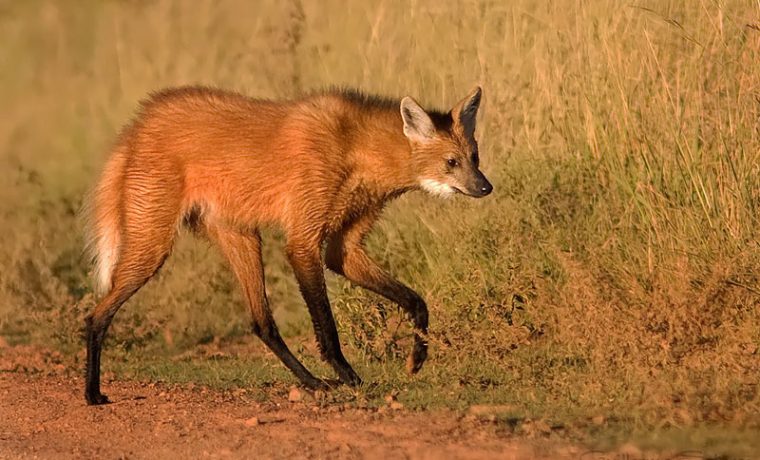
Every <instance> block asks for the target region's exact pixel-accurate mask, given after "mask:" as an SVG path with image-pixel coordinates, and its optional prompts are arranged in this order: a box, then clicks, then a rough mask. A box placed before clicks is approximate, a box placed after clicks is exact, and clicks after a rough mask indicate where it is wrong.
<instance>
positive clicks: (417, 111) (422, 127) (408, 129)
mask: <svg viewBox="0 0 760 460" xmlns="http://www.w3.org/2000/svg"><path fill="white" fill-rule="evenodd" d="M401 119H402V120H404V135H406V137H408V138H409V139H410V140H413V141H418V142H422V141H425V140H429V139H430V138H432V137H433V136H434V135H435V126H434V125H433V120H431V119H430V116H429V115H428V114H427V112H425V110H424V109H423V108H422V107H420V105H419V104H417V102H416V101H415V100H414V99H412V98H411V97H409V96H407V97H405V98H403V99H401Z"/></svg>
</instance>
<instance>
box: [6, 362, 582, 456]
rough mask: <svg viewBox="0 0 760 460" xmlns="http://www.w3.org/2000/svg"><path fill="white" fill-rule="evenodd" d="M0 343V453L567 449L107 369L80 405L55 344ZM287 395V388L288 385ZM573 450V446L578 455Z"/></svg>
mask: <svg viewBox="0 0 760 460" xmlns="http://www.w3.org/2000/svg"><path fill="white" fill-rule="evenodd" d="M52 353H53V354H52V356H51V352H40V351H39V350H36V349H33V348H29V347H15V348H11V347H0V401H1V402H2V403H1V404H0V458H3V459H13V458H20V459H26V458H130V459H131V458H251V457H254V456H255V457H256V458H337V459H341V458H346V459H349V458H383V459H396V458H398V459H438V458H445V459H453V458H467V459H490V458H499V459H510V458H560V457H561V458H577V457H578V456H583V454H584V449H582V448H579V447H573V446H567V445H566V444H563V443H558V442H551V443H550V442H549V441H547V440H541V441H537V440H528V439H521V438H518V437H516V436H515V435H514V434H512V433H510V432H509V431H508V430H507V429H506V428H505V427H504V426H503V425H500V424H498V423H494V422H489V421H488V420H483V419H481V418H478V417H475V416H472V415H468V414H462V413H457V412H452V411H446V412H413V411H408V410H406V409H404V408H398V407H396V408H395V409H393V408H391V407H388V408H383V409H382V410H378V409H371V408H368V409H356V408H345V407H344V406H342V405H329V404H328V405H325V404H320V403H318V402H317V401H315V400H314V399H312V398H311V397H310V395H308V394H307V393H305V392H301V393H300V396H301V398H302V399H301V400H300V401H291V400H290V399H296V398H291V395H287V396H283V395H281V394H280V395H275V396H273V397H272V399H271V400H268V401H266V402H264V403H262V402H257V401H254V400H252V399H251V398H250V397H248V396H247V395H246V392H244V391H241V390H238V391H229V392H222V391H212V390H209V389H206V388H202V387H193V386H169V385H162V384H154V383H140V382H121V381H114V382H109V383H107V384H106V385H105V388H104V392H106V394H108V395H109V397H110V398H111V400H112V401H113V403H112V404H108V405H104V406H98V407H88V406H87V405H85V402H84V399H83V396H82V379H81V377H79V376H76V374H75V373H73V372H71V369H68V368H66V366H64V365H63V364H61V363H60V362H59V363H57V364H56V361H57V360H56V358H55V352H52ZM294 396H295V395H294ZM584 458H585V457H584Z"/></svg>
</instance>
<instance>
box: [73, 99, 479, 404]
mask: <svg viewBox="0 0 760 460" xmlns="http://www.w3.org/2000/svg"><path fill="white" fill-rule="evenodd" d="M479 97H480V92H479V90H478V92H477V101H476V104H475V110H476V109H477V102H479ZM471 98H472V96H471ZM466 101H467V100H465V101H463V102H462V103H460V104H459V105H458V106H457V107H455V109H454V110H453V112H452V113H453V115H452V114H451V113H448V114H442V113H438V112H432V113H428V115H429V117H430V120H431V121H432V122H433V123H434V125H435V132H436V135H435V136H434V137H430V139H428V140H425V142H418V141H417V140H414V139H412V138H409V137H408V136H407V135H405V129H406V128H405V122H404V120H402V116H401V114H400V112H399V105H398V104H399V103H398V102H396V101H390V100H379V99H374V98H369V97H366V96H363V95H361V94H359V93H354V92H350V91H348V92H346V91H333V92H326V93H322V94H317V95H313V96H309V97H306V98H303V99H301V100H296V101H283V102H272V101H263V100H254V99H250V98H247V97H244V96H242V95H239V94H236V93H231V92H226V91H222V90H217V89H211V88H203V87H186V88H179V89H169V90H165V91H162V92H159V93H156V94H154V95H153V96H152V97H151V98H150V99H149V100H147V101H145V102H143V104H142V107H141V110H140V112H139V114H138V116H137V117H136V119H135V120H134V121H133V122H132V124H131V125H129V126H128V127H127V128H125V129H124V131H123V132H122V134H121V136H120V138H119V140H118V142H117V145H116V146H115V147H114V149H113V152H112V155H111V157H110V158H109V160H108V162H107V164H106V167H105V170H104V172H103V175H102V177H101V179H100V181H99V183H98V185H97V187H96V189H95V190H94V193H93V196H92V199H91V203H90V212H89V219H90V220H89V224H90V238H91V246H92V249H93V254H94V258H95V260H96V264H97V268H96V270H97V271H98V282H99V285H100V288H101V291H102V292H103V293H105V296H104V297H103V298H102V299H101V301H100V302H99V303H98V305H97V307H96V308H95V311H94V312H93V314H92V315H91V316H90V317H89V318H88V324H89V329H90V334H89V336H88V350H90V348H92V350H90V351H91V352H92V354H93V355H94V356H92V357H91V360H92V361H91V362H90V363H89V364H88V393H87V394H88V401H90V402H91V403H99V402H103V401H104V400H105V397H103V396H102V395H100V394H99V387H97V385H95V384H94V383H93V382H92V381H94V380H97V378H96V377H97V374H95V375H91V372H95V370H94V369H91V367H98V368H99V355H100V343H102V338H103V336H104V334H105V329H106V328H107V327H108V324H109V323H110V321H111V319H112V317H113V315H114V314H115V312H116V310H117V309H118V308H119V306H120V305H121V304H122V303H123V302H124V301H126V299H128V298H129V296H131V295H132V294H133V293H134V292H135V291H136V290H137V289H139V288H140V287H141V286H142V285H143V284H144V283H145V282H146V281H147V280H148V279H149V278H150V277H151V276H152V275H153V274H154V273H155V272H156V271H157V270H158V269H159V268H160V266H161V264H162V263H163V261H164V259H165V258H166V257H167V256H168V254H169V252H170V250H171V248H172V245H173V242H174V239H175V236H176V234H177V228H178V226H179V225H181V224H183V223H185V224H188V225H189V226H191V227H192V228H193V229H194V230H196V231H197V232H198V233H200V234H202V235H205V236H206V237H208V238H209V239H210V240H212V241H213V242H215V243H216V244H217V245H218V246H219V248H220V249H221V251H222V253H223V254H224V255H225V256H226V258H227V259H228V261H229V263H230V265H231V267H232V269H233V271H234V272H235V275H236V276H237V278H238V280H239V281H240V283H241V285H242V287H243V290H244V293H245V295H246V298H247V300H248V303H249V306H250V308H251V312H252V315H253V319H254V331H255V332H256V333H257V334H258V335H260V336H262V338H264V336H266V335H267V334H270V335H271V336H267V337H269V338H268V339H267V338H265V341H267V340H270V339H271V340H272V341H273V342H272V343H274V342H277V343H279V341H280V339H279V335H277V334H276V328H275V326H274V322H273V321H272V319H271V313H270V309H269V307H268V304H267V300H266V296H265V291H264V278H263V270H262V267H261V256H260V238H259V234H258V229H259V228H260V227H261V226H264V225H276V226H279V227H281V228H282V229H283V230H284V232H285V234H286V235H287V240H288V244H287V251H288V257H289V260H290V262H291V264H292V265H293V267H294V270H295V272H296V276H297V277H298V281H299V284H300V286H301V290H302V292H303V294H304V297H305V298H306V300H307V304H308V305H309V308H310V312H311V313H312V316H313V317H315V319H314V325H315V329H316V330H317V334H318V337H319V338H320V346H321V348H322V352H323V355H329V356H327V358H326V359H328V360H331V362H332V361H335V360H337V361H336V363H337V364H336V363H333V364H334V365H335V366H336V370H337V371H338V373H339V375H340V376H341V379H342V380H344V381H354V382H355V381H358V377H356V376H355V374H353V371H352V370H350V366H348V364H347V363H346V364H345V366H343V363H344V361H345V360H344V359H343V358H342V355H341V354H340V351H339V349H338V351H337V352H336V351H334V350H331V349H330V347H332V346H337V335H335V337H332V336H330V334H331V333H332V330H333V329H334V324H332V316H331V315H329V314H326V313H325V312H324V310H325V308H324V304H325V303H326V299H327V298H326V293H325V292H324V280H323V278H322V276H323V274H322V255H321V248H322V243H323V242H324V241H327V242H328V249H327V256H326V263H327V265H328V267H329V268H331V269H332V270H334V271H336V272H338V273H341V274H344V275H345V276H347V277H348V278H349V279H351V280H353V281H355V282H357V283H358V284H360V285H362V286H364V287H367V288H369V289H372V290H374V291H376V292H379V293H381V294H383V295H386V296H388V297H389V298H391V299H393V300H396V301H398V302H399V303H400V304H401V305H402V307H404V306H405V307H406V309H407V311H408V312H409V313H410V314H411V315H412V316H413V317H414V316H415V311H418V310H420V309H422V310H424V318H422V317H421V316H420V315H422V313H419V312H418V313H417V316H420V318H416V320H415V321H416V324H417V325H418V326H419V327H420V328H422V329H424V328H426V327H427V310H426V309H424V308H423V307H424V302H422V300H421V299H419V296H416V294H414V292H413V291H411V290H409V289H408V288H406V287H405V286H403V285H402V284H400V283H398V282H397V281H395V280H393V279H392V278H391V277H390V276H389V275H387V274H386V273H385V272H384V271H383V270H382V269H381V268H380V267H379V266H378V265H377V264H375V263H374V262H373V261H372V260H371V259H370V258H369V257H368V256H367V255H366V253H365V252H364V250H363V247H362V240H363V238H364V236H365V235H366V233H367V232H368V231H369V229H370V227H371V225H372V223H373V222H374V220H375V219H376V218H377V217H378V216H379V214H380V211H381V210H382V207H383V206H384V204H385V203H386V202H387V201H388V200H389V199H391V198H393V197H396V196H398V195H400V194H401V193H403V192H406V191H409V190H414V189H417V188H419V187H420V180H421V177H423V176H424V177H432V178H434V179H435V180H436V181H439V182H440V181H443V180H448V179H441V177H443V176H441V175H442V174H443V172H442V170H441V168H442V166H441V165H442V164H443V162H444V161H445V156H446V155H448V156H451V155H458V156H457V158H460V159H466V158H468V155H469V153H468V150H467V149H468V147H470V146H472V145H474V139H472V132H471V130H468V126H467V124H468V123H473V125H472V126H473V129H474V118H472V119H471V120H465V119H464V115H462V116H461V117H459V116H457V113H458V110H460V111H461V110H463V109H462V106H463V105H464V104H465V103H466ZM472 116H473V117H474V113H473V114H472ZM468 164H469V163H468ZM470 166H471V165H470ZM470 166H468V167H470ZM472 168H474V169H472ZM470 169H472V171H475V170H477V161H475V166H474V167H471V168H470ZM467 171H470V170H467ZM467 171H466V172H467ZM472 171H470V172H472ZM478 173H479V171H478ZM461 174H465V172H463V173H461ZM481 176H482V175H481ZM446 177H448V176H446ZM451 177H454V175H453V174H452V175H451ZM431 180H432V179H431ZM483 180H485V179H484V178H483ZM452 181H453V182H452V184H454V185H452V187H453V188H452V189H451V190H454V189H457V190H460V189H461V188H466V185H461V184H464V183H465V182H466V181H465V180H461V181H459V182H456V181H455V180H454V179H452ZM436 183H437V182H436ZM486 183H487V181H486ZM460 185H461V186H460ZM442 186H443V187H444V188H445V187H447V185H442ZM489 187H490V185H489ZM483 190H485V188H484V189H483ZM488 191H490V189H489V190H488ZM485 193H486V194H487V192H485ZM404 303H406V304H408V305H404ZM418 304H421V306H420V305H418ZM327 309H328V311H329V304H327ZM415 309H416V310H415ZM328 316H329V318H328ZM270 328H275V330H274V332H272V331H271V330H270ZM323 329H324V330H323ZM325 331H326V332H325ZM423 332H424V331H423ZM320 334H326V336H325V337H324V338H322V337H321V336H320ZM420 343H421V344H423V343H424V342H423V341H422V339H420ZM267 344H268V345H270V348H272V344H271V343H269V342H267ZM283 346H284V345H283ZM421 346H422V345H420V347H421ZM278 347H279V345H277V346H275V347H274V348H273V351H275V353H277V354H278V356H280V357H281V358H282V359H283V360H284V361H285V363H286V365H288V367H290V368H291V369H293V370H294V372H296V374H298V372H300V369H301V368H299V367H298V366H300V363H297V364H296V363H293V362H292V360H290V357H289V352H286V351H283V350H280V349H279V348H278ZM275 348H277V349H275ZM325 348H327V349H328V350H327V351H326V350H325ZM278 350H279V351H278ZM336 353H337V354H336ZM417 353H418V355H419V356H417V357H416V358H414V359H413V360H412V361H413V362H411V363H410V366H411V368H412V369H413V370H417V369H419V366H421V364H422V362H421V361H422V360H424V356H422V351H420V350H417ZM293 359H295V358H293ZM296 362H297V361H296ZM96 365H97V366H96ZM294 367H295V369H294ZM303 370H304V371H305V369H303ZM305 372H306V374H308V371H305ZM306 374H303V375H300V377H301V378H302V380H304V379H305V378H306V380H304V381H305V383H307V384H313V385H316V383H315V382H312V381H307V380H308V379H307V377H310V374H308V375H306ZM304 376H306V377H304ZM93 385H95V386H93ZM99 398H102V401H101V400H99Z"/></svg>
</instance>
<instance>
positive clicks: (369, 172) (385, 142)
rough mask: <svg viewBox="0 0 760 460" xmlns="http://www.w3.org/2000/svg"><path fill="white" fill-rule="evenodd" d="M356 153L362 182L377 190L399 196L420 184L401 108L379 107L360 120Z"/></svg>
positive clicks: (355, 143) (355, 158)
mask: <svg viewBox="0 0 760 460" xmlns="http://www.w3.org/2000/svg"><path fill="white" fill-rule="evenodd" d="M356 123H357V130H356V133H357V136H356V139H355V142H354V145H353V147H354V148H353V152H352V156H353V159H354V161H355V162H356V169H355V172H356V173H357V175H358V176H359V179H360V180H361V182H362V183H364V184H366V186H367V187H371V188H373V189H374V190H375V192H376V193H378V194H382V195H388V196H389V197H395V196H398V195H400V194H402V193H404V192H406V191H409V190H412V189H415V188H417V187H418V186H419V184H418V179H417V174H416V172H415V170H414V164H413V161H412V152H411V148H410V146H409V141H408V140H407V138H406V136H405V135H404V132H403V124H402V121H401V114H400V113H398V111H390V110H388V111H385V110H383V111H377V112H375V113H373V114H371V115H365V116H363V117H361V119H359V120H356Z"/></svg>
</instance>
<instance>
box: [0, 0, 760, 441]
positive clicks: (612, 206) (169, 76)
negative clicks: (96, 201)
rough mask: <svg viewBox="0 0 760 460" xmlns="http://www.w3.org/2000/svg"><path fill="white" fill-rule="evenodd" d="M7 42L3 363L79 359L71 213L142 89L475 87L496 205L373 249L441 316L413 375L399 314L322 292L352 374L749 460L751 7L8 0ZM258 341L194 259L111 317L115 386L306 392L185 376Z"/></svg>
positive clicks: (227, 377)
mask: <svg viewBox="0 0 760 460" xmlns="http://www.w3.org/2000/svg"><path fill="white" fill-rule="evenodd" d="M252 3H256V5H255V6H254V5H252ZM0 41H2V43H3V44H4V45H3V46H2V47H0V63H1V65H2V72H0V100H2V101H3V102H2V106H3V109H2V110H3V115H4V116H3V123H2V124H0V161H1V162H2V163H1V164H2V168H0V224H1V225H2V228H3V231H2V232H0V266H1V267H2V269H1V271H0V336H1V337H3V338H4V339H5V341H7V342H9V343H11V344H15V343H32V344H40V345H43V346H47V347H52V348H56V349H58V350H60V351H61V352H63V353H64V354H66V355H68V356H72V357H73V359H81V352H82V348H83V346H82V342H81V339H80V329H81V326H82V324H83V321H82V319H83V317H84V315H85V314H86V312H87V311H89V310H90V309H91V308H92V307H93V305H94V297H93V294H92V291H91V284H90V281H89V279H88V270H89V267H88V265H87V263H86V261H85V260H84V258H83V256H82V252H81V247H82V232H81V225H80V223H79V221H78V219H77V211H78V209H79V207H80V205H81V203H82V199H83V196H84V195H85V193H86V191H87V190H88V188H89V187H90V186H91V185H92V183H93V182H94V180H95V178H96V177H97V174H98V172H99V169H100V167H101V165H102V163H103V159H104V157H105V155H106V154H107V151H108V148H109V145H110V143H111V142H112V141H113V139H114V137H115V135H116V133H117V131H118V129H119V127H120V126H121V125H122V124H124V123H125V122H126V121H127V120H128V119H129V117H130V116H131V113H132V111H133V110H134V108H135V106H136V103H137V101H138V100H139V99H141V98H143V97H144V96H145V94H146V93H147V92H149V91H152V90H156V89H159V88H162V87H166V86H172V85H180V84H190V83H201V84H209V85H218V86H222V87H225V88H231V89H236V90H239V91H241V92H244V93H246V94H249V95H252V96H256V97H263V98H288V97H294V96H297V95H299V94H301V93H303V92H306V91H309V90H312V89H318V88H322V87H325V86H331V85H347V86H353V87H358V88H361V89H364V90H366V91H369V92H377V93H381V94H385V95H390V96H403V95H406V94H410V95H413V96H415V97H418V98H419V100H421V101H422V102H423V104H428V105H430V106H438V107H449V106H450V105H451V104H452V103H454V102H455V101H456V100H458V99H459V98H461V97H463V96H464V95H465V94H466V93H467V91H469V90H470V89H471V88H472V87H473V86H474V85H476V84H480V85H482V86H483V88H484V104H483V107H482V109H481V114H480V121H479V123H480V124H479V127H478V137H479V139H480V142H481V157H482V163H483V169H484V171H485V173H486V175H488V176H489V178H490V179H491V180H492V182H493V183H494V186H495V193H494V194H493V195H492V196H490V197H488V198H487V199H484V200H478V201H475V200H467V199H465V198H457V199H455V200H452V201H448V202H442V201H439V200H437V199H435V198H431V197H427V196H424V195H423V194H412V195H409V196H406V197H403V198H402V199H400V200H398V201H397V202H395V203H394V204H393V205H391V206H390V207H389V208H388V209H387V211H386V214H385V218H384V219H383V221H382V222H381V223H380V225H379V226H378V228H377V230H376V231H375V232H374V233H373V234H372V236H371V238H370V246H371V250H372V251H371V252H372V253H373V254H374V255H376V257H377V258H378V259H379V260H381V261H382V263H383V265H384V266H386V267H387V268H389V269H390V270H391V271H392V272H394V273H396V274H397V275H398V276H399V278H400V279H401V280H403V281H405V282H406V283H408V284H409V285H411V286H413V287H414V288H415V289H417V290H418V291H419V292H420V293H421V294H422V295H423V297H425V298H426V299H427V300H428V302H429V305H430V309H431V329H432V330H431V338H430V340H431V359H430V360H429V362H428V364H427V365H426V367H425V368H424V370H423V372H422V374H421V375H420V376H419V377H418V378H416V379H413V380H412V379H409V378H408V377H407V376H405V374H404V373H403V358H404V356H405V355H406V353H407V352H408V350H409V344H410V341H409V338H408V330H407V329H406V326H405V323H403V322H402V323H401V326H399V316H398V314H395V313H394V314H393V315H391V316H390V318H388V319H387V320H384V319H383V318H382V317H381V316H380V315H378V314H377V313H376V310H375V309H374V308H372V306H373V305H376V304H378V303H382V302H381V300H380V299H378V298H377V297H374V296H372V295H370V294H367V293H365V292H363V291H361V290H358V289H355V288H352V287H350V286H349V285H348V284H347V283H346V282H344V281H343V280H341V279H338V278H336V277H333V276H331V277H330V278H329V285H330V294H331V298H332V301H333V307H334V310H335V314H336V316H337V318H338V321H339V325H340V328H341V333H342V338H343V339H344V341H345V342H346V345H345V348H346V351H347V354H348V356H349V359H350V360H351V361H352V362H353V363H355V365H356V368H357V371H359V373H360V374H362V375H363V376H365V378H366V380H367V381H375V382H378V384H377V386H368V387H367V388H366V389H363V390H361V391H363V392H365V396H366V397H367V398H369V399H370V400H373V398H381V397H382V395H383V394H387V391H390V390H392V389H393V390H397V391H399V392H400V396H399V397H400V399H401V400H402V401H404V402H405V403H406V404H407V405H408V406H409V407H412V408H429V407H438V406H446V407H454V408H465V407H467V406H468V405H470V404H475V403H478V404H508V405H510V406H511V407H513V408H514V411H513V412H512V413H510V414H506V415H507V418H508V419H509V420H524V419H526V418H530V419H546V420H549V421H550V422H551V423H554V424H559V425H563V426H566V427H575V428H573V429H568V430H567V431H568V432H570V433H574V434H572V436H577V437H580V438H581V439H584V440H588V439H591V440H592V441H590V442H594V443H605V442H606V443H614V442H617V441H618V440H623V439H631V438H632V439H637V440H639V441H638V442H641V443H643V444H645V445H655V446H657V445H677V446H688V447H691V448H696V449H700V450H703V451H705V452H712V453H715V454H730V455H745V454H747V453H750V452H753V450H760V444H758V441H757V439H760V436H758V434H760V415H758V414H760V391H759V390H758V376H760V309H759V308H758V307H760V243H759V242H760V217H759V212H760V4H758V3H757V2H751V1H739V0H726V1H712V0H666V1H637V2H618V1H607V0H587V1H584V2H571V1H551V2H533V1H529V0H515V1H512V2H499V1H485V0H484V1H462V2H459V3H455V2H451V3H442V2H433V1H430V2H427V1H414V2H411V3H408V4H402V3H400V2H392V1H385V2H383V1H379V2H369V3H365V2H348V3H344V2H338V1H328V2H316V1H313V2H312V1H303V2H301V1H299V0H293V1H290V2H281V1H261V2H244V1H242V0H229V1H222V2H217V1H210V0H208V1H196V2H182V1H174V2H172V1H144V0H135V1H128V2H126V1H125V2H117V1H108V2H95V1H93V2H76V3H65V2H52V1H51V2H36V1H31V2H11V1H0ZM265 244H266V253H265V263H266V268H267V282H268V290H269V295H270V299H271V302H272V304H273V306H274V308H275V310H276V317H277V320H278V322H279V324H280V327H281V329H282V330H283V331H284V332H285V333H286V334H287V335H288V336H290V337H292V338H293V339H292V340H293V342H292V343H293V346H294V347H295V348H298V349H299V350H301V351H303V350H304V349H310V344H311V342H313V339H312V338H311V331H310V326H309V324H310V323H309V321H308V318H307V316H306V312H305V308H304V306H303V304H302V301H301V299H300V296H299V295H298V290H297V288H296V285H295V281H294V279H293V277H292V273H291V272H290V270H289V268H288V267H287V264H286V262H285V259H284V257H283V253H282V237H281V235H278V234H277V233H274V232H272V233H269V234H267V235H266V241H265ZM393 311H394V312H395V310H393ZM248 324H249V322H248V317H247V315H246V309H245V307H244V306H243V304H242V302H241V296H240V295H239V293H238V292H237V288H236V286H235V285H234V283H233V280H232V276H231V275H230V274H229V272H228V271H227V269H226V268H225V267H224V264H223V263H222V261H221V259H220V257H219V256H218V255H217V254H216V252H215V250H214V249H213V248H210V247H208V245H206V244H205V243H203V242H198V241H195V240H193V238H192V237H190V236H187V237H186V238H183V239H182V240H181V243H180V244H179V245H178V247H177V248H176V250H175V253H174V255H173V257H172V258H171V259H170V260H169V262H168V263H167V264H166V266H165V267H164V269H163V271H162V274H161V275H160V276H159V278H158V280H157V281H154V282H152V283H150V284H149V285H148V286H146V288H145V289H144V290H143V291H141V292H140V293H139V294H138V295H137V296H136V297H135V298H134V299H133V300H132V301H130V303H129V304H127V305H126V306H125V307H124V308H123V309H122V310H121V311H120V312H119V315H117V317H116V320H115V322H114V325H113V327H112V329H111V335H110V339H109V342H108V345H107V349H106V354H105V361H104V366H105V368H106V369H111V370H112V371H114V372H116V373H117V375H120V376H124V377H128V376H134V377H137V378H153V379H160V380H168V381H195V382H199V383H206V384H210V385H213V386H226V385H250V386H257V385H263V384H265V383H267V382H269V383H271V382H272V381H279V380H282V381H286V382H293V381H294V380H293V378H292V377H291V376H290V375H289V374H287V372H286V371H285V370H284V369H283V368H282V367H281V366H280V365H279V364H277V363H276V362H275V361H274V359H273V358H271V356H268V355H265V357H264V358H260V359H259V358H256V359H253V358H252V359H250V360H246V359H243V358H235V359H231V360H224V361H218V360H203V359H196V360H190V361H183V360H179V361H178V360H176V359H175V360H171V359H169V358H170V357H172V356H177V355H181V354H182V353H186V352H188V351H189V350H193V349H194V348H195V347H197V346H198V345H199V344H207V343H213V342H214V341H217V342H220V341H221V343H235V342H236V341H240V340H241V336H244V335H245V334H247V331H248ZM299 341H300V342H299ZM304 342H306V345H304V346H299V345H297V344H298V343H304ZM307 355H308V353H307ZM305 359H306V361H307V363H308V365H310V366H312V367H315V369H317V370H319V371H320V372H322V373H323V375H329V372H327V369H326V368H325V367H321V365H320V364H318V363H317V362H315V360H313V359H309V358H308V357H305ZM341 391H343V392H345V393H346V394H345V397H346V398H350V397H351V394H352V393H351V392H348V391H347V390H341ZM599 417H603V419H600V418H599ZM592 419H594V420H596V421H597V422H598V421H599V420H603V421H602V422H601V423H591V422H590V420H592Z"/></svg>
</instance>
